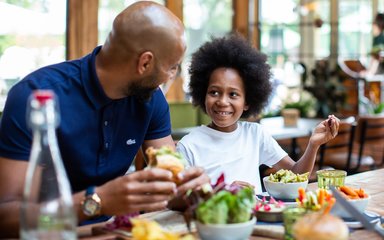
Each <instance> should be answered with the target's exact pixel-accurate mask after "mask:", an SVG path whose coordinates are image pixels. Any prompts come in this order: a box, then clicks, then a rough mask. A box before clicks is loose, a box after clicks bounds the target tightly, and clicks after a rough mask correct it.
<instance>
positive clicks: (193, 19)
mask: <svg viewBox="0 0 384 240" xmlns="http://www.w3.org/2000/svg"><path fill="white" fill-rule="evenodd" d="M232 9H233V8H232V0H184V1H183V14H184V16H183V19H184V25H185V28H186V34H187V46H188V47H187V52H186V56H185V58H184V63H183V67H182V70H183V74H184V75H185V76H184V77H183V79H184V87H183V88H184V91H185V92H188V79H189V77H188V76H186V74H187V69H188V65H189V63H190V60H191V56H192V54H193V53H194V52H195V51H196V50H197V49H198V48H199V47H200V46H201V45H202V44H203V43H205V42H206V41H209V40H210V38H211V37H220V36H224V35H225V34H227V33H229V32H231V31H232V16H233V10H232Z"/></svg>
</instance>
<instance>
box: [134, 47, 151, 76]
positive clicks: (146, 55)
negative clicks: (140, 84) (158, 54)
mask: <svg viewBox="0 0 384 240" xmlns="http://www.w3.org/2000/svg"><path fill="white" fill-rule="evenodd" d="M153 65H154V56H153V53H152V52H150V51H146V52H143V53H142V54H140V55H139V60H138V62H137V71H138V73H139V74H144V73H146V72H148V71H151V70H152V68H153Z"/></svg>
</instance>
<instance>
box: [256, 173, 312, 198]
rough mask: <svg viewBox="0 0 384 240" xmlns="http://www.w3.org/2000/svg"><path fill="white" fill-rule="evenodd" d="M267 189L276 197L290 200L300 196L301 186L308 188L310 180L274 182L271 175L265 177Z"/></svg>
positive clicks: (264, 181)
mask: <svg viewBox="0 0 384 240" xmlns="http://www.w3.org/2000/svg"><path fill="white" fill-rule="evenodd" d="M263 183H264V187H265V190H267V192H268V193H269V195H271V196H272V197H274V198H276V199H281V200H290V199H295V198H297V197H298V190H299V188H304V189H306V188H307V185H308V180H307V181H304V182H289V183H283V182H273V181H271V180H269V176H266V177H264V178H263Z"/></svg>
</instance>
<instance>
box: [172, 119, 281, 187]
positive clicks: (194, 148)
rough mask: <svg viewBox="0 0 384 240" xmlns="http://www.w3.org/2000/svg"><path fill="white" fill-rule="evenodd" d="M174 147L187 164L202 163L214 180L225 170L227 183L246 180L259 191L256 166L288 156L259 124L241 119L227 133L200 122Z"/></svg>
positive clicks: (196, 164) (272, 163)
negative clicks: (198, 125) (199, 124)
mask: <svg viewBox="0 0 384 240" xmlns="http://www.w3.org/2000/svg"><path fill="white" fill-rule="evenodd" d="M177 151H178V152H180V153H181V154H182V155H183V157H184V158H185V159H186V160H187V162H188V165H189V166H200V167H203V168H204V169H205V170H206V173H207V174H208V175H209V177H210V178H211V181H212V182H213V183H215V182H216V180H217V178H218V177H219V176H220V175H221V173H224V176H225V182H226V183H228V184H230V183H232V182H233V181H245V182H248V183H250V184H252V185H254V186H255V191H256V193H260V192H261V191H262V189H261V183H260V172H259V166H260V165H261V164H265V165H267V166H269V167H271V166H273V165H274V164H276V163H277V162H279V161H280V160H281V159H282V158H284V157H285V156H287V153H286V152H285V151H284V150H283V149H282V148H281V147H280V145H279V144H278V143H277V142H276V140H275V139H273V138H272V136H271V135H269V134H268V133H267V132H265V131H264V130H263V128H262V127H261V126H260V124H258V123H253V122H241V121H239V122H238V127H237V129H236V130H235V131H233V132H229V133H227V132H220V131H217V130H215V129H212V128H209V127H207V126H200V127H198V128H196V129H194V130H193V131H192V132H190V133H189V134H188V135H186V136H184V137H183V138H182V139H181V140H180V141H179V142H178V143H177Z"/></svg>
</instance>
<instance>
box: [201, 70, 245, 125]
mask: <svg viewBox="0 0 384 240" xmlns="http://www.w3.org/2000/svg"><path fill="white" fill-rule="evenodd" d="M205 107H206V111H207V114H208V116H209V117H210V118H211V119H212V123H211V125H210V127H212V128H213V129H216V130H218V131H222V132H232V131H234V130H235V129H236V128H237V121H238V120H239V119H240V117H241V115H242V114H243V111H246V110H248V105H246V102H245V89H244V83H243V80H242V78H241V77H240V75H239V73H238V72H237V71H236V70H235V69H232V68H224V67H222V68H217V69H215V70H214V71H213V72H212V74H211V77H210V79H209V84H208V89H207V94H206V96H205Z"/></svg>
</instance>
